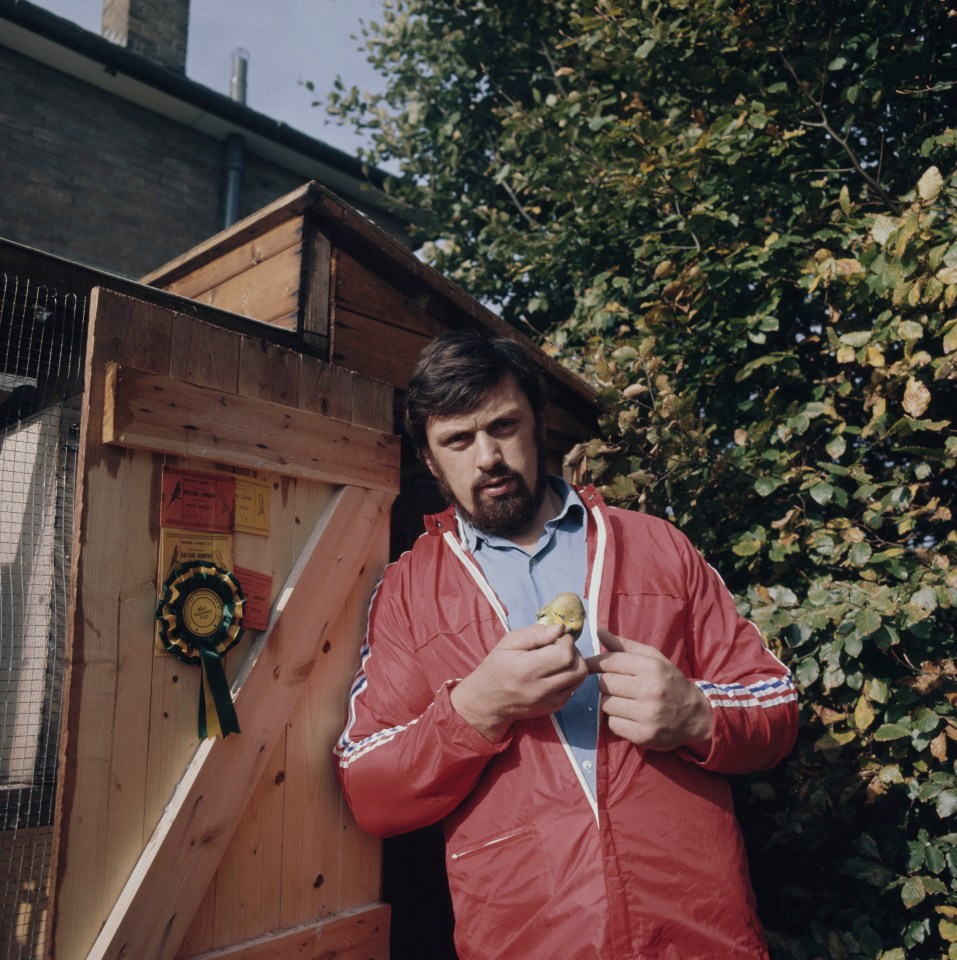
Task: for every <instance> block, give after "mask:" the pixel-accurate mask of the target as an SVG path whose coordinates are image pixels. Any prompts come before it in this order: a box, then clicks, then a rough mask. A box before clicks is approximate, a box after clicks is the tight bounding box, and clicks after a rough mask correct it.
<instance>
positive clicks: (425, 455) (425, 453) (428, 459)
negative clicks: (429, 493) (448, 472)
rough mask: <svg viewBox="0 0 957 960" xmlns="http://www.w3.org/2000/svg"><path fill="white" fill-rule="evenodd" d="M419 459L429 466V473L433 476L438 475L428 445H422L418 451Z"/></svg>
mask: <svg viewBox="0 0 957 960" xmlns="http://www.w3.org/2000/svg"><path fill="white" fill-rule="evenodd" d="M419 459H420V460H421V461H422V462H423V463H424V464H425V465H426V466H427V467H428V468H429V473H431V474H432V476H433V477H435V476H438V474H436V472H435V461H434V460H433V459H432V451H431V450H429V448H428V447H423V448H422V449H421V450H420V451H419Z"/></svg>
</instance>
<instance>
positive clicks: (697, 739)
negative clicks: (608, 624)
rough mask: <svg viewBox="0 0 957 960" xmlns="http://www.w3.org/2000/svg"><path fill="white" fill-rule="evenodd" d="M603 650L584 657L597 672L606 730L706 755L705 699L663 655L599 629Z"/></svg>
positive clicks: (655, 745) (708, 714) (709, 716)
mask: <svg viewBox="0 0 957 960" xmlns="http://www.w3.org/2000/svg"><path fill="white" fill-rule="evenodd" d="M598 639H599V640H601V642H602V645H603V646H604V647H605V650H606V651H607V652H605V653H600V654H598V655H597V656H594V657H589V658H588V669H589V671H590V672H591V673H596V674H598V687H599V689H600V690H601V692H602V694H603V696H602V702H601V708H602V710H603V711H604V713H606V714H607V716H608V728H609V729H610V730H611V731H612V732H613V733H616V734H618V736H619V737H623V738H624V739H625V740H630V741H631V742H632V743H634V744H637V745H638V746H639V747H648V748H650V749H652V750H673V749H674V748H675V747H681V746H686V747H688V748H689V749H690V750H692V751H693V752H694V753H696V754H697V755H699V756H702V757H704V756H707V754H708V748H709V743H710V740H711V731H712V712H711V704H710V703H708V698H707V697H706V696H705V695H704V694H703V693H702V692H701V690H699V689H698V687H697V686H696V685H695V684H694V683H692V682H691V681H690V680H689V679H688V678H687V677H686V676H685V675H684V674H683V673H682V672H681V671H680V670H679V669H678V668H677V667H676V666H675V665H674V664H673V663H672V662H671V661H670V660H669V659H668V658H667V657H666V656H664V654H662V653H660V652H659V651H658V650H656V649H655V648H654V647H650V646H648V645H647V644H645V643H638V642H637V641H636V640H625V639H624V638H623V637H617V636H615V634H613V633H611V632H610V631H608V630H606V629H604V628H603V627H599V629H598Z"/></svg>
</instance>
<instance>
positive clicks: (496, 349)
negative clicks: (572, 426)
mask: <svg viewBox="0 0 957 960" xmlns="http://www.w3.org/2000/svg"><path fill="white" fill-rule="evenodd" d="M507 376H510V377H513V378H514V380H515V382H516V384H517V385H518V388H519V389H520V390H521V391H522V393H524V394H525V397H526V399H527V400H528V403H529V406H530V407H531V408H532V413H533V414H534V415H535V423H536V424H537V425H538V427H539V428H541V426H542V424H543V423H544V419H545V387H544V384H543V382H542V376H541V374H540V373H539V369H538V367H537V366H536V365H535V362H534V361H533V360H532V358H531V357H530V356H529V354H528V352H527V351H526V350H525V349H524V348H522V347H521V346H520V345H519V344H518V343H516V342H515V341H513V340H508V339H506V338H505V337H492V338H489V337H486V336H483V335H482V334H481V333H479V332H478V331H477V330H448V331H446V332H445V333H443V334H441V335H440V336H438V337H436V339H435V340H433V341H432V343H430V344H429V345H428V346H427V347H426V348H425V349H424V350H423V351H422V353H421V354H420V355H419V359H418V362H417V363H416V365H415V370H414V371H413V373H412V379H411V380H410V381H409V389H408V394H407V399H406V410H405V429H406V432H407V433H408V434H409V436H410V437H411V438H412V442H413V443H414V444H415V447H416V449H417V450H418V451H419V452H420V453H421V452H422V451H424V450H426V449H428V446H429V441H428V437H427V436H426V425H427V424H428V421H429V418H430V417H447V416H455V415H458V414H460V413H468V412H469V411H470V410H474V409H475V407H477V406H478V405H479V404H480V403H481V402H482V401H483V400H484V399H485V397H486V396H487V394H488V392H489V391H490V390H491V389H493V388H494V387H495V386H496V385H497V384H498V383H499V382H500V381H501V380H502V378H503V377H507Z"/></svg>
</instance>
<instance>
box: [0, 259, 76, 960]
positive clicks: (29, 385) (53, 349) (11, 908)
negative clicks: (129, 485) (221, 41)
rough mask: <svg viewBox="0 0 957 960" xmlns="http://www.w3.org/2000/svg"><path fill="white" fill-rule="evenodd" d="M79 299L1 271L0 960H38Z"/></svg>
mask: <svg viewBox="0 0 957 960" xmlns="http://www.w3.org/2000/svg"><path fill="white" fill-rule="evenodd" d="M86 314H87V298H86V296H85V295H84V294H82V293H80V294H78V293H76V292H73V291H65V290H57V289H54V288H53V287H50V286H47V285H44V284H43V283H38V282H37V281H35V280H32V279H30V278H24V277H20V276H11V275H9V274H0V958H5V960H6V958H8V960H20V958H34V957H40V956H41V955H42V950H43V940H44V931H45V923H46V914H47V900H48V895H49V889H48V888H49V878H50V868H51V865H52V846H53V829H52V819H53V800H54V790H55V783H56V776H57V753H58V749H59V736H60V719H61V710H62V702H63V687H64V683H63V681H64V668H65V660H66V624H67V614H68V606H69V599H70V550H71V544H72V537H73V509H74V494H75V486H76V449H77V444H76V440H77V436H78V433H79V408H80V391H81V387H82V368H83V357H82V345H83V342H84V328H85V325H86Z"/></svg>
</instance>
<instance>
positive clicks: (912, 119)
mask: <svg viewBox="0 0 957 960" xmlns="http://www.w3.org/2000/svg"><path fill="white" fill-rule="evenodd" d="M955 37H957V16H955V14H954V12H953V11H952V10H951V9H949V5H948V4H946V3H944V2H940V0H899V2H897V3H895V4H887V3H880V2H876V0H847V2H837V0H831V2H824V0H807V2H802V3H797V2H776V0H751V2H744V0H740V2H728V0H710V2H704V0H643V2H633V3H619V4H615V3H611V2H596V0H591V2H586V0H548V2H546V0H542V2H540V3H536V4H516V3H512V2H509V0H497V2H493V0H484V2H483V0H472V2H465V0H461V2H455V0H393V3H392V5H391V6H387V8H386V14H385V18H384V21H383V22H382V23H381V24H370V25H369V26H368V28H367V31H366V40H367V44H368V49H369V56H370V59H371V61H372V62H373V63H374V64H375V65H376V66H377V67H378V68H379V69H380V70H381V71H382V72H383V73H384V74H385V76H386V77H387V79H388V89H387V91H386V93H384V94H383V95H382V96H379V97H363V96H362V95H361V94H359V93H358V91H355V90H345V89H343V88H340V89H339V90H338V91H337V92H335V93H334V95H333V97H332V98H331V102H330V106H331V109H332V110H333V112H335V113H338V114H339V115H341V116H343V117H345V118H347V119H349V120H350V121H351V122H352V123H354V124H356V125H357V126H358V127H360V128H363V129H364V130H365V131H366V132H367V133H368V134H370V135H371V138H372V143H373V146H372V147H371V148H370V149H369V151H368V153H367V159H368V160H369V161H370V162H374V163H378V164H388V165H390V166H391V167H395V168H397V169H398V170H399V171H400V173H399V174H398V175H397V176H396V177H395V178H394V180H393V182H392V183H391V185H390V186H391V189H392V190H393V192H394V194H395V196H396V199H397V202H406V203H409V204H413V205H414V206H415V207H416V209H417V210H419V211H420V212H422V213H423V214H424V221H425V222H424V223H423V225H422V227H421V230H420V239H421V240H422V241H423V243H422V249H423V252H424V254H425V255H426V256H427V257H428V258H429V259H431V260H432V261H433V262H434V263H435V264H436V265H437V266H438V267H439V268H440V269H442V270H443V271H445V272H446V273H448V274H450V275H451V276H453V277H454V278H456V279H457V280H458V281H459V282H460V283H461V284H462V285H463V286H464V287H465V288H466V289H467V290H468V291H469V292H470V293H472V294H473V295H475V296H478V297H480V298H483V299H485V300H487V301H491V302H494V303H495V304H497V305H498V306H499V308H500V310H501V312H502V314H503V316H505V317H506V318H507V319H508V320H510V321H511V322H513V323H515V324H516V325H518V326H520V327H523V328H524V329H526V330H529V329H531V330H532V331H534V332H536V333H537V334H539V335H540V336H541V337H542V342H543V345H544V346H545V348H546V349H548V350H550V351H551V352H552V353H553V354H554V355H555V356H557V357H558V358H559V359H561V360H562V361H563V362H565V363H567V364H568V365H569V366H571V367H572V368H573V369H576V370H578V371H579V372H581V373H583V374H584V375H585V376H586V377H588V378H590V379H592V380H593V381H594V382H596V383H597V384H598V386H599V392H600V398H601V401H602V405H603V410H604V415H603V418H602V424H601V431H602V432H601V436H599V437H596V438H594V439H593V440H592V441H591V442H589V443H587V444H583V445H582V446H581V447H580V448H578V449H577V450H576V451H575V453H574V457H576V458H580V459H582V460H583V461H584V462H585V464H586V465H587V468H588V470H589V471H590V473H591V475H592V476H593V477H594V478H595V480H596V482H598V483H599V484H600V485H601V486H602V488H603V490H604V491H605V492H606V494H608V495H609V496H611V497H612V498H613V499H614V500H616V501H618V502H619V503H622V504H625V505H628V506H631V507H634V508H637V509H648V510H651V511H653V512H657V513H659V514H663V515H667V516H669V517H671V518H672V519H673V520H674V521H675V522H676V523H678V524H679V525H680V526H681V527H682V528H683V529H684V530H686V531H687V532H688V533H689V534H690V536H691V537H692V538H693V539H694V540H695V542H697V543H698V544H699V546H701V548H702V549H703V550H704V552H705V553H706V554H707V555H708V557H709V559H710V560H711V561H712V562H713V563H714V564H715V566H716V567H717V568H718V569H719V570H721V572H722V574H723V575H724V576H725V579H726V580H727V582H728V584H729V586H730V587H731V588H732V590H733V591H735V593H736V596H737V597H738V599H739V603H740V605H741V608H742V610H745V611H746V612H748V614H749V615H750V616H751V617H752V619H754V620H755V621H756V622H757V623H758V624H759V625H760V626H761V627H762V629H763V630H764V632H765V636H766V637H767V639H768V641H769V643H770V644H771V645H772V646H773V647H774V648H775V650H776V651H777V652H778V653H779V654H780V655H781V656H782V658H784V659H785V660H786V661H787V662H788V663H789V664H790V665H791V667H792V669H793V670H794V672H795V676H796V678H797V680H798V682H799V685H800V687H801V690H802V699H803V708H802V709H803V723H802V733H801V738H800V741H799V744H798V747H797V748H796V750H795V752H794V755H793V756H792V758H791V760H790V761H789V762H788V763H787V764H785V765H784V766H782V767H781V768H780V769H779V770H777V771H774V772H773V773H772V774H770V775H766V776H762V777H755V778H752V779H751V780H750V781H749V782H748V783H747V784H746V785H745V787H744V789H743V790H742V795H741V800H742V819H743V821H744V822H745V825H746V828H747V830H748V833H749V836H750V838H751V848H752V851H753V857H754V875H755V881H756V886H757V887H758V890H759V897H760V900H761V908H762V913H763V916H764V918H765V921H766V922H767V924H768V926H769V929H770V936H771V939H772V944H773V947H774V951H775V954H776V955H777V956H780V957H795V958H811V957H835V958H838V957H841V958H843V957H853V958H857V957H861V958H863V957H868V958H871V957H884V958H887V960H896V958H899V957H900V958H902V957H920V958H925V957H942V956H951V957H957V897H955V891H957V833H954V832H952V831H951V829H950V826H949V819H950V817H951V816H952V814H953V813H954V812H955V811H957V776H955V756H957V746H955V744H954V741H955V740H957V713H955V704H957V665H955V661H954V640H953V637H954V634H955V627H957V615H955V609H957V565H955V564H957V533H955V531H954V527H953V523H952V520H953V515H952V511H953V509H954V503H953V499H954V480H953V470H954V466H955V463H957V435H955V432H954V428H953V418H954V416H955V413H957V390H955V382H957V314H955V309H954V305H955V301H957V183H955V181H954V178H953V171H954V161H955V158H957V137H955V131H954V129H953V126H951V125H950V124H951V123H952V122H953V118H954V117H955V116H957V112H955V109H954V108H955V106H957V86H955V83H957V69H955V56H957V52H955V43H954V38H955Z"/></svg>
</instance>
